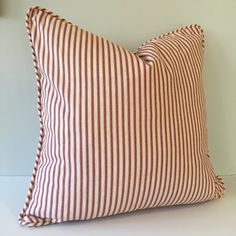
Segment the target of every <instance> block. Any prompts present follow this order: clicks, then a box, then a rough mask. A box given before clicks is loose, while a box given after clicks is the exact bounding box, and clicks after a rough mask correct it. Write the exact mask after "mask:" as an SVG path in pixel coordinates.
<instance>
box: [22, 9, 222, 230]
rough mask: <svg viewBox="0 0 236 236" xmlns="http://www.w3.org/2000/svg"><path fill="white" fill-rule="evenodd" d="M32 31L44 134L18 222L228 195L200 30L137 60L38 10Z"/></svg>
mask: <svg viewBox="0 0 236 236" xmlns="http://www.w3.org/2000/svg"><path fill="white" fill-rule="evenodd" d="M26 23H27V30H28V34H29V39H30V44H31V48H32V53H33V60H34V66H35V72H36V78H37V82H38V112H39V119H40V136H39V145H38V151H37V156H36V161H35V167H34V171H33V176H32V181H31V184H30V187H29V192H28V195H27V200H26V203H25V206H24V208H23V210H22V212H21V214H20V217H19V223H20V224H22V225H28V226H41V225H47V224H51V223H58V222H63V221H71V220H88V219H93V218H96V217H103V216H108V215H114V214H119V213H124V212H130V211H135V210H138V209H145V208H153V207H158V206H169V205H177V204H190V203H197V202H203V201H207V200H211V199H215V198H219V197H221V196H222V194H223V191H224V184H223V181H222V179H221V178H220V177H218V176H216V175H215V173H214V170H213V167H212V165H211V163H210V159H209V155H208V144H207V127H206V107H205V97H204V91H203V80H202V66H203V48H204V39H203V31H202V29H201V28H200V26H198V25H190V26H187V27H185V28H181V29H178V30H176V31H173V32H170V33H168V34H165V35H162V36H160V37H157V38H154V39H152V40H149V41H147V42H145V43H144V44H142V45H141V46H140V47H139V48H138V50H137V52H136V53H132V52H129V51H128V50H126V49H123V48H122V47H120V46H119V45H117V44H115V43H113V42H110V41H108V40H106V39H104V38H102V37H100V36H97V35H95V34H93V33H90V32H87V31H86V30H84V29H81V28H80V27H78V26H75V25H73V24H71V23H69V22H67V21H66V20H64V19H61V18H60V17H58V16H56V15H54V14H53V13H52V12H49V11H47V10H45V9H41V8H39V7H34V8H31V9H29V11H28V13H27V19H26Z"/></svg>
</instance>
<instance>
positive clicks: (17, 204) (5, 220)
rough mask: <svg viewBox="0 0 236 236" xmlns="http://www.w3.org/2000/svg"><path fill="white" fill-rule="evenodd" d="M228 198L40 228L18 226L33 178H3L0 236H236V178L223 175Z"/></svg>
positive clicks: (1, 179)
mask: <svg viewBox="0 0 236 236" xmlns="http://www.w3.org/2000/svg"><path fill="white" fill-rule="evenodd" d="M223 179H224V181H225V185H226V192H225V196H224V197H223V198H222V199H220V200H214V201H210V202H206V203H202V204H195V205H188V206H174V207H163V208H158V209H149V210H142V211H138V212H134V213H128V214H122V215H118V216H112V217H106V218H101V219H97V220H91V221H87V222H73V223H63V224H56V225H50V226H44V227H40V228H27V227H23V226H20V225H18V222H17V217H18V213H19V211H20V210H21V208H22V206H23V204H24V200H25V196H26V192H27V188H28V184H29V180H30V177H5V176H4V177H3V176H2V177H0V235H1V236H21V235H24V236H27V235H30V236H34V235H40V236H48V235H50V236H53V235H56V236H60V235H67V236H74V235H78V236H80V235H83V236H87V235H89V236H90V235H91V236H100V235H101V236H108V235H109V236H116V235H119V236H120V235H122V236H126V235H129V236H132V235H135V236H138V235H144V236H148V235H165V236H169V235H171V236H172V235H173V236H178V235H181V236H185V235H188V236H195V235H196V236H211V235H212V236H213V235H214V236H218V235H221V236H236V175H234V176H223Z"/></svg>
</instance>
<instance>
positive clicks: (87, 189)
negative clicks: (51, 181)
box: [84, 31, 90, 219]
mask: <svg viewBox="0 0 236 236" xmlns="http://www.w3.org/2000/svg"><path fill="white" fill-rule="evenodd" d="M84 48H85V49H84V50H85V51H84V63H85V75H84V76H85V78H84V81H85V139H86V202H85V216H84V219H87V216H88V204H89V182H90V181H89V139H88V138H89V137H88V136H89V134H88V73H89V72H88V32H87V31H86V32H85V43H84Z"/></svg>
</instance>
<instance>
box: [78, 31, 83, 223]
mask: <svg viewBox="0 0 236 236" xmlns="http://www.w3.org/2000/svg"><path fill="white" fill-rule="evenodd" d="M83 34H84V31H83V30H81V31H80V39H79V42H80V44H79V68H81V66H82V45H83V44H82V42H83ZM83 109H84V107H83ZM83 136H84V135H83V132H82V70H79V140H80V145H79V146H80V155H79V158H80V203H79V206H80V207H79V208H80V211H79V220H80V219H82V210H83V205H84V201H83V194H84V179H83V155H84V150H83Z"/></svg>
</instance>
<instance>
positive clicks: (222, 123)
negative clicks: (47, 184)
mask: <svg viewBox="0 0 236 236" xmlns="http://www.w3.org/2000/svg"><path fill="white" fill-rule="evenodd" d="M33 5H40V6H42V7H45V8H48V9H50V10H52V11H54V12H56V13H57V14H59V15H61V16H62V17H63V18H66V19H68V20H70V21H73V22H74V23H75V24H79V25H80V26H81V27H82V28H85V29H87V30H89V31H93V32H95V33H97V34H99V35H102V36H104V37H105V38H107V39H109V40H112V41H114V42H116V43H118V44H120V45H122V46H123V47H125V48H128V49H129V50H135V49H136V48H137V46H138V45H139V44H140V43H142V42H143V41H146V40H147V39H150V38H152V37H154V36H157V35H159V34H162V33H166V32H168V31H171V30H174V29H176V28H179V27H182V26H185V25H189V24H191V23H198V24H200V25H202V27H203V28H204V30H205V37H206V50H205V61H204V63H205V64H204V80H205V91H206V98H207V110H208V128H209V129H208V130H209V149H210V153H211V159H212V162H213V164H214V166H215V169H216V171H217V172H218V173H219V174H235V173H236V159H235V156H236V145H235V144H236V1H235V0H198V1H196V0H66V1H63V0H50V1H47V0H40V1H32V0H31V1H30V0H0V175H30V174H31V172H32V168H33V164H34V158H35V153H36V147H37V139H38V117H37V110H36V82H35V76H34V71H33V65H32V59H31V51H30V47H29V42H28V38H27V34H26V30H25V25H24V18H25V12H26V9H27V8H28V7H30V6H33Z"/></svg>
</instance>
